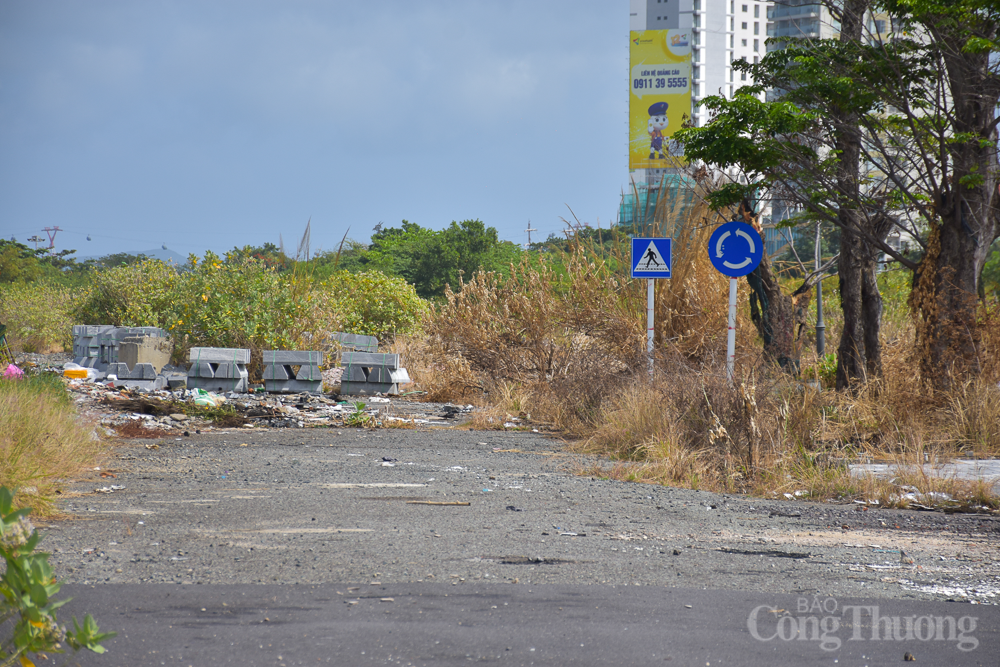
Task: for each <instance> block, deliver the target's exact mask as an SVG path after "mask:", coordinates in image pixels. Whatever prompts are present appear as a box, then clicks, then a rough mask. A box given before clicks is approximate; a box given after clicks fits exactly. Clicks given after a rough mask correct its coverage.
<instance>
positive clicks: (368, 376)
mask: <svg viewBox="0 0 1000 667" xmlns="http://www.w3.org/2000/svg"><path fill="white" fill-rule="evenodd" d="M340 365H341V366H342V367H343V369H344V375H343V376H342V377H341V379H340V393H342V394H398V393H399V385H401V384H405V383H407V382H409V381H410V375H409V373H407V372H406V369H405V368H402V367H401V366H400V365H399V355H398V354H381V353H378V352H344V353H343V354H342V355H341V357H340Z"/></svg>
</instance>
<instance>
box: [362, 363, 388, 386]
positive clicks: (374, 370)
mask: <svg viewBox="0 0 1000 667" xmlns="http://www.w3.org/2000/svg"><path fill="white" fill-rule="evenodd" d="M368 381H369V382H387V383H389V384H392V369H391V368H386V367H385V366H373V367H371V368H369V369H368Z"/></svg>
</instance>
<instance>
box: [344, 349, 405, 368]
mask: <svg viewBox="0 0 1000 667" xmlns="http://www.w3.org/2000/svg"><path fill="white" fill-rule="evenodd" d="M340 365H341V366H343V367H345V368H346V367H348V366H355V365H356V366H365V367H371V366H385V367H387V368H399V355H398V354H388V353H379V352H374V353H372V352H344V353H343V354H342V355H341V356H340Z"/></svg>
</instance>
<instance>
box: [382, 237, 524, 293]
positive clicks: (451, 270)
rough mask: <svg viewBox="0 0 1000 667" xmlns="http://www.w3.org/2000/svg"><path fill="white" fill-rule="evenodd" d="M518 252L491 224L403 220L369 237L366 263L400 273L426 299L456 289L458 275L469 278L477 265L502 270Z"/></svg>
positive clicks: (396, 273) (384, 270)
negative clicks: (430, 225)
mask: <svg viewBox="0 0 1000 667" xmlns="http://www.w3.org/2000/svg"><path fill="white" fill-rule="evenodd" d="M520 253H521V250H520V248H518V247H517V246H516V245H514V244H513V243H510V242H509V241H501V240H500V239H499V238H498V236H497V230H496V229H495V228H493V227H487V226H486V225H484V224H483V223H482V222H480V221H479V220H463V221H462V222H452V223H451V224H450V225H449V226H448V227H446V228H444V229H442V230H440V231H433V230H430V229H426V228H424V227H421V226H420V225H417V224H414V223H412V222H408V221H406V220H404V221H403V223H402V227H400V228H394V227H390V228H387V229H383V230H381V231H379V232H377V233H375V234H374V235H372V243H371V245H370V246H369V248H368V253H367V265H368V266H369V267H371V268H377V269H379V270H381V271H383V272H385V273H388V274H390V275H398V276H402V277H403V278H405V279H406V280H407V282H409V283H411V284H413V285H414V287H416V290H417V294H419V295H420V296H422V297H424V298H429V297H440V296H442V295H443V294H444V288H445V285H451V286H452V287H453V288H457V287H458V284H459V276H461V275H463V274H464V275H465V276H472V274H473V273H475V272H476V271H478V270H479V269H480V268H482V269H483V270H486V271H499V272H501V273H506V272H507V271H509V266H510V264H511V263H515V262H517V261H518V260H519V257H520Z"/></svg>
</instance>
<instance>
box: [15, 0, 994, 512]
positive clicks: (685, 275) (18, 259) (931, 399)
mask: <svg viewBox="0 0 1000 667" xmlns="http://www.w3.org/2000/svg"><path fill="white" fill-rule="evenodd" d="M838 11H839V12H841V13H840V15H839V16H840V20H841V24H842V26H841V27H842V29H841V31H840V35H839V37H838V38H837V39H831V40H819V41H812V42H809V43H805V42H798V41H796V40H787V41H785V42H783V43H782V46H783V47H785V48H780V49H773V50H770V51H768V53H767V54H766V55H765V56H763V57H762V58H761V59H760V61H759V62H757V63H754V64H752V65H751V64H750V63H747V62H745V61H739V62H736V63H734V68H735V69H738V70H741V71H745V72H749V73H750V74H751V75H752V80H754V81H755V82H756V83H755V85H754V86H746V87H743V88H740V89H737V90H736V91H735V94H733V95H730V96H728V97H708V98H706V99H705V101H704V104H705V105H707V106H708V107H709V108H711V109H712V110H713V114H714V115H713V118H712V120H711V122H709V123H706V124H704V125H703V126H702V127H685V128H682V129H681V130H678V138H679V139H680V140H681V141H682V142H683V144H684V148H685V152H686V154H687V157H688V158H689V160H691V164H692V167H691V170H690V172H689V173H687V174H686V175H679V176H677V178H676V179H675V181H673V182H672V184H669V187H670V188H673V189H672V190H670V193H669V195H668V194H667V193H668V189H669V188H668V183H667V181H666V180H664V181H663V182H662V183H661V184H660V192H661V194H662V196H661V197H659V199H658V200H655V198H652V197H651V192H652V190H644V191H643V192H642V196H640V191H639V189H638V188H635V189H633V191H632V192H631V193H623V196H622V207H621V209H620V215H619V219H620V221H621V223H620V224H616V225H613V226H612V227H611V228H610V229H600V228H599V226H589V225H586V224H583V223H580V221H579V220H577V219H576V218H575V216H573V222H567V231H566V234H565V235H564V237H559V238H549V239H546V240H545V241H542V242H539V243H536V244H533V245H532V247H530V248H528V249H524V250H522V249H520V248H519V247H517V246H515V245H513V244H511V243H509V242H505V241H501V240H499V238H498V236H497V233H496V230H495V229H493V228H491V227H487V226H486V225H485V224H484V223H482V222H480V221H478V220H466V221H461V222H452V223H451V224H450V225H447V226H445V227H444V228H442V229H440V230H432V229H429V228H424V227H421V226H420V225H416V224H413V223H410V222H407V221H403V222H402V223H401V225H400V226H399V227H385V226H383V225H382V223H379V225H377V226H376V227H375V229H374V233H373V234H372V235H371V241H370V242H369V243H362V242H358V241H351V240H349V239H348V238H347V235H346V234H345V236H344V239H343V241H342V242H341V244H340V247H338V248H337V249H336V250H328V251H321V252H317V253H315V254H313V253H311V252H310V248H309V225H308V224H307V226H306V233H305V234H304V235H303V237H302V240H301V241H300V242H299V243H298V246H297V248H296V250H295V252H294V255H293V254H292V253H286V252H285V250H284V243H283V242H282V241H281V239H280V237H279V243H278V245H274V244H270V243H269V244H265V245H264V246H261V247H250V246H247V247H243V248H234V249H233V250H232V251H230V252H229V253H226V254H225V256H216V255H214V254H212V253H208V254H206V255H205V256H204V257H194V256H192V257H191V258H190V260H189V263H188V264H187V265H186V266H184V267H172V266H167V265H165V264H162V263H159V262H154V261H149V260H145V259H143V258H138V257H128V256H122V257H114V258H108V259H107V261H99V262H95V263H84V264H80V265H78V264H76V263H74V262H72V260H71V258H69V256H68V254H67V253H61V254H60V255H59V256H56V257H44V256H42V253H38V252H35V251H32V250H30V249H28V248H27V247H25V246H22V245H20V244H17V243H14V242H8V241H0V322H4V323H6V324H8V325H9V326H10V330H11V334H10V338H11V342H12V343H13V344H14V345H15V347H18V348H19V349H22V350H28V349H34V350H46V349H53V348H58V347H59V346H65V345H66V338H67V328H68V323H70V322H81V323H95V324H96V323H107V324H115V325H131V326H142V325H146V326H148V325H154V326H160V327H163V328H164V329H167V330H168V331H170V332H171V333H172V335H173V336H174V338H175V342H176V344H177V345H176V354H177V360H180V359H182V358H183V356H184V352H185V350H187V349H188V348H189V347H191V346H196V345H206V346H224V347H228V346H240V347H249V348H250V349H251V351H252V359H253V360H255V362H256V360H259V358H260V351H261V350H263V349H268V348H298V349H317V348H320V349H323V348H324V346H325V345H326V344H327V343H326V341H327V339H328V336H327V334H329V333H330V332H333V331H338V330H339V331H347V332H353V333H366V334H373V335H376V336H378V338H379V340H380V342H381V344H382V347H383V349H386V350H390V349H391V350H394V351H397V352H401V353H402V354H403V355H404V358H405V360H406V367H407V368H408V370H409V372H410V374H411V376H412V377H413V379H414V380H415V386H414V387H413V388H414V389H417V390H420V391H422V392H424V394H423V396H424V397H425V398H427V399H429V400H435V401H456V402H462V403H474V404H476V405H479V406H480V407H481V410H480V411H478V412H477V413H476V416H475V418H474V425H475V426H478V427H479V428H496V429H504V428H531V429H538V430H549V431H552V432H556V433H560V434H562V435H563V436H564V437H566V438H567V440H568V441H569V443H570V444H569V446H570V447H572V448H574V449H576V450H578V451H582V452H588V453H592V454H595V455H600V456H604V457H610V459H611V463H603V464H595V467H594V468H593V469H591V470H589V472H590V473H591V474H601V475H607V476H612V477H617V478H622V479H633V480H636V481H645V482H654V483H666V484H679V485H684V486H690V487H696V488H702V489H710V490H720V491H730V492H743V493H752V494H760V495H767V496H778V497H783V496H785V495H787V497H793V498H794V497H806V498H824V499H825V498H838V499H845V500H860V501H865V502H870V501H878V502H879V503H881V504H890V505H907V504H914V503H916V504H921V503H924V502H928V501H929V500H931V499H938V500H944V501H946V502H948V503H951V504H953V505H956V506H960V507H977V508H984V507H985V508H992V509H993V510H996V509H997V508H998V501H997V499H996V498H995V497H994V496H992V495H991V494H990V493H989V490H988V489H987V487H986V486H985V485H983V484H975V483H967V482H963V481H960V480H957V479H947V478H946V479H942V478H940V477H935V476H931V475H928V474H927V471H926V469H925V468H924V467H922V466H923V465H924V464H930V463H937V462H944V461H947V460H950V459H952V458H955V457H966V458H981V457H996V456H1000V388H998V382H1000V302H998V296H997V295H998V291H1000V246H998V243H1000V242H998V237H1000V226H998V215H997V210H998V206H1000V194H998V192H1000V191H998V187H997V184H998V181H1000V166H998V163H997V151H996V137H997V134H996V132H997V123H996V119H994V118H993V115H991V114H989V113H979V112H978V111H977V110H980V109H983V108H986V109H989V108H994V107H995V106H996V105H997V102H998V100H1000V69H998V68H1000V59H998V58H997V54H998V53H1000V40H998V32H997V30H998V28H997V26H998V25H1000V14H998V13H997V8H996V7H995V6H994V5H990V4H989V3H986V4H983V3H977V2H972V1H971V0H955V2H949V3H940V2H936V1H935V0H915V1H914V2H907V3H899V2H896V1H895V0H849V2H846V3H844V4H843V7H841V8H840V9H838ZM872 12H883V13H885V14H887V15H888V16H889V18H890V19H891V20H890V21H888V22H885V21H882V20H879V21H875V22H871V21H868V20H867V19H866V18H865V17H867V16H870V15H871V13H872ZM877 24H885V25H888V26H889V27H890V28H891V31H890V32H891V34H884V33H883V32H880V31H879V29H877V28H876V29H875V31H874V32H872V30H873V27H874V26H876V25H877ZM883 27H884V26H883ZM766 90H778V91H782V92H781V95H779V96H775V95H770V96H768V95H764V93H765V92H766ZM941 91H947V94H942V92H941ZM731 174H738V175H739V176H738V177H737V178H731V177H729V176H728V175H731ZM673 176H675V175H672V177H673ZM766 201H772V202H784V204H786V205H787V208H788V209H789V210H791V211H793V213H794V214H793V215H792V216H791V217H789V218H788V219H786V220H782V221H780V225H779V227H780V228H781V230H784V231H785V232H787V233H788V237H789V240H790V241H791V243H790V244H789V245H788V246H787V248H786V249H785V250H783V251H782V254H780V255H777V256H775V257H773V258H769V257H765V259H764V261H763V262H762V263H761V264H760V266H759V267H758V268H757V269H756V270H755V271H754V272H753V273H752V274H750V276H748V279H747V280H742V279H741V280H740V281H739V304H740V306H739V312H738V323H737V341H736V362H737V378H736V381H735V382H734V385H733V386H729V385H728V384H727V382H726V381H725V379H724V370H723V369H724V364H725V357H726V348H725V343H726V308H725V304H726V302H727V299H726V293H727V283H728V280H727V279H726V278H724V277H723V276H721V275H720V274H719V273H718V272H717V271H715V270H714V269H713V268H712V266H711V264H710V262H709V259H708V257H707V255H706V252H705V247H706V242H707V239H708V237H709V235H710V234H711V232H712V231H713V229H714V228H715V227H717V225H718V224H719V223H721V222H724V221H729V220H733V219H739V220H742V221H743V222H745V223H747V224H750V225H753V226H756V227H757V228H758V229H759V230H760V229H761V228H762V223H763V222H764V221H763V220H762V210H763V204H764V203H765V202H766ZM630 207H631V208H630ZM633 235H643V236H670V237H671V238H673V243H674V250H673V274H672V277H671V279H670V280H660V281H657V286H656V294H655V299H654V306H655V308H654V309H655V320H656V325H655V329H654V335H655V346H654V349H655V355H654V356H655V359H654V363H653V371H652V379H650V375H649V371H648V370H647V363H648V362H647V359H646V356H645V353H644V349H645V333H646V332H645V328H644V321H645V306H646V298H645V284H644V281H636V280H630V279H629V277H628V267H629V265H630V262H629V255H628V252H629V250H628V246H629V237H630V236H633ZM817 238H818V241H816V239H817ZM819 284H822V285H823V292H824V296H825V300H824V315H825V321H826V330H825V332H826V351H825V353H824V354H823V355H822V356H820V355H818V354H817V353H816V352H815V349H816V347H815V345H816V325H815V322H816V315H817V312H816V311H817V306H816V297H815V295H816V291H817V290H816V287H817V285H819ZM253 371H254V369H253V364H252V365H251V372H252V373H253ZM868 461H877V462H883V463H895V464H899V465H901V466H903V468H902V469H901V470H900V472H899V473H898V474H895V475H894V476H892V477H890V478H888V479H877V478H875V477H874V476H871V475H869V476H857V475H852V474H851V471H850V470H849V468H848V466H849V465H850V464H852V463H858V462H868ZM935 494H937V495H935ZM937 504H940V503H937Z"/></svg>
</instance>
